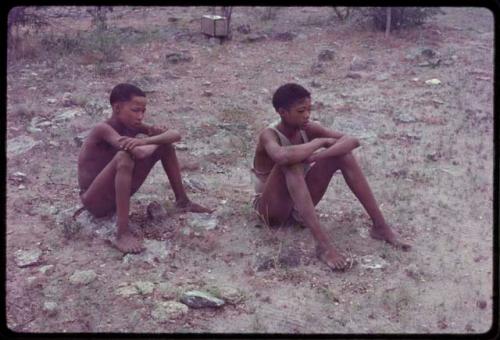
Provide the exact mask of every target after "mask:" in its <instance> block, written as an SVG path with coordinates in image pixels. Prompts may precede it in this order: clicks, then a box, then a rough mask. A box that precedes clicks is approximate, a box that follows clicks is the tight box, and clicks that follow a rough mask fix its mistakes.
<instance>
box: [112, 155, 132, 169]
mask: <svg viewBox="0 0 500 340" xmlns="http://www.w3.org/2000/svg"><path fill="white" fill-rule="evenodd" d="M115 158H116V169H117V170H122V171H123V170H125V171H131V170H133V169H134V165H135V162H134V160H133V159H132V157H131V156H130V154H129V153H128V152H126V151H118V152H117V153H116V156H115Z"/></svg>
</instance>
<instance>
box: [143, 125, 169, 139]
mask: <svg viewBox="0 0 500 340" xmlns="http://www.w3.org/2000/svg"><path fill="white" fill-rule="evenodd" d="M138 130H139V133H142V134H145V135H148V136H150V137H151V136H156V135H159V134H161V133H163V132H165V131H167V130H168V129H167V128H166V127H165V126H161V125H148V124H144V123H141V126H140V127H139V129H138Z"/></svg>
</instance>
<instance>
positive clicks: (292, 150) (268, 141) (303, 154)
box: [259, 129, 334, 165]
mask: <svg viewBox="0 0 500 340" xmlns="http://www.w3.org/2000/svg"><path fill="white" fill-rule="evenodd" d="M259 139H260V140H259V142H260V143H261V145H262V146H263V147H264V149H265V150H266V152H267V154H268V155H269V157H270V158H271V159H272V160H273V161H274V162H275V163H277V164H278V165H290V164H295V163H300V162H302V161H304V160H305V159H307V158H308V157H309V156H311V155H312V153H313V152H314V151H316V150H317V149H319V148H322V147H325V146H330V145H332V144H333V143H334V140H333V139H332V138H316V139H314V140H312V141H310V142H308V143H304V144H299V145H292V146H281V145H279V143H278V137H277V136H276V134H275V133H274V132H273V131H272V130H271V129H266V130H264V131H263V132H262V133H261V135H260V137H259Z"/></svg>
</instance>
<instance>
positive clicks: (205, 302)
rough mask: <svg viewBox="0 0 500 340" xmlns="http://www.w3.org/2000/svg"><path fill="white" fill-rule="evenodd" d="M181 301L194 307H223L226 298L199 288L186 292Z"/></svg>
mask: <svg viewBox="0 0 500 340" xmlns="http://www.w3.org/2000/svg"><path fill="white" fill-rule="evenodd" d="M181 302H182V303H184V304H186V305H188V306H189V307H192V308H205V307H221V306H223V305H224V300H221V299H219V298H217V297H215V296H213V295H212V294H210V293H207V292H202V291H199V290H192V291H189V292H185V293H184V294H183V295H182V297H181Z"/></svg>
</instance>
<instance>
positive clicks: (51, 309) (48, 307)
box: [43, 301, 58, 316]
mask: <svg viewBox="0 0 500 340" xmlns="http://www.w3.org/2000/svg"><path fill="white" fill-rule="evenodd" d="M43 311H44V312H45V313H46V314H47V315H48V316H54V315H56V314H57V312H58V310H57V303H55V302H53V301H45V302H44V303H43Z"/></svg>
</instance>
